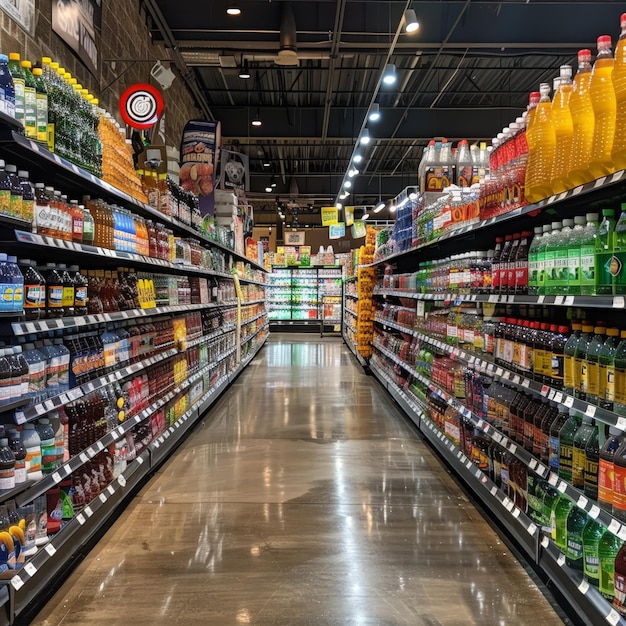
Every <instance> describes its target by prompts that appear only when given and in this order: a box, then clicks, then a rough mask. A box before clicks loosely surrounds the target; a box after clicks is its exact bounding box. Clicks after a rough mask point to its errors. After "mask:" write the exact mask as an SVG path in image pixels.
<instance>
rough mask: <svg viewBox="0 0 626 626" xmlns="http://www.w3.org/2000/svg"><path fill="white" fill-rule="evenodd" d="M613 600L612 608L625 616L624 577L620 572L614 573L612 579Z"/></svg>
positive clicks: (625, 581)
mask: <svg viewBox="0 0 626 626" xmlns="http://www.w3.org/2000/svg"><path fill="white" fill-rule="evenodd" d="M613 586H614V589H615V599H614V600H613V606H614V607H615V608H616V609H617V610H618V611H619V612H620V613H621V614H622V615H625V614H626V576H625V575H624V574H622V573H621V572H615V573H614V578H613Z"/></svg>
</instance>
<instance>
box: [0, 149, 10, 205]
mask: <svg viewBox="0 0 626 626" xmlns="http://www.w3.org/2000/svg"><path fill="white" fill-rule="evenodd" d="M5 167H6V166H5V163H4V161H3V160H2V159H0V213H1V214H2V215H11V181H10V179H9V175H8V174H7V171H6V169H5Z"/></svg>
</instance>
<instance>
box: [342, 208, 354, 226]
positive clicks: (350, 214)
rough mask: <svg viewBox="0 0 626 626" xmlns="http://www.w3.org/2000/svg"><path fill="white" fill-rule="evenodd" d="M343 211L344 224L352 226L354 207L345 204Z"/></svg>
mask: <svg viewBox="0 0 626 626" xmlns="http://www.w3.org/2000/svg"><path fill="white" fill-rule="evenodd" d="M344 211H345V213H346V226H352V224H354V207H353V206H347V207H346V208H345V209H344Z"/></svg>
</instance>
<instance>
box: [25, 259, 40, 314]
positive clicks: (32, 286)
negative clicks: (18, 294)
mask: <svg viewBox="0 0 626 626" xmlns="http://www.w3.org/2000/svg"><path fill="white" fill-rule="evenodd" d="M20 265H21V266H22V273H23V276H24V319H25V320H28V321H33V320H38V319H41V318H42V317H44V315H45V310H46V309H45V306H46V281H45V280H44V278H43V276H42V275H41V274H40V273H39V271H37V268H36V267H35V262H34V261H31V260H30V259H22V260H21V261H20Z"/></svg>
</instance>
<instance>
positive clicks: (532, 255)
mask: <svg viewBox="0 0 626 626" xmlns="http://www.w3.org/2000/svg"><path fill="white" fill-rule="evenodd" d="M542 240H543V228H542V227H541V226H537V227H535V229H534V237H533V239H532V242H531V244H530V247H529V248H528V295H530V296H535V295H537V289H538V283H539V248H540V247H541V242H542Z"/></svg>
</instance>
